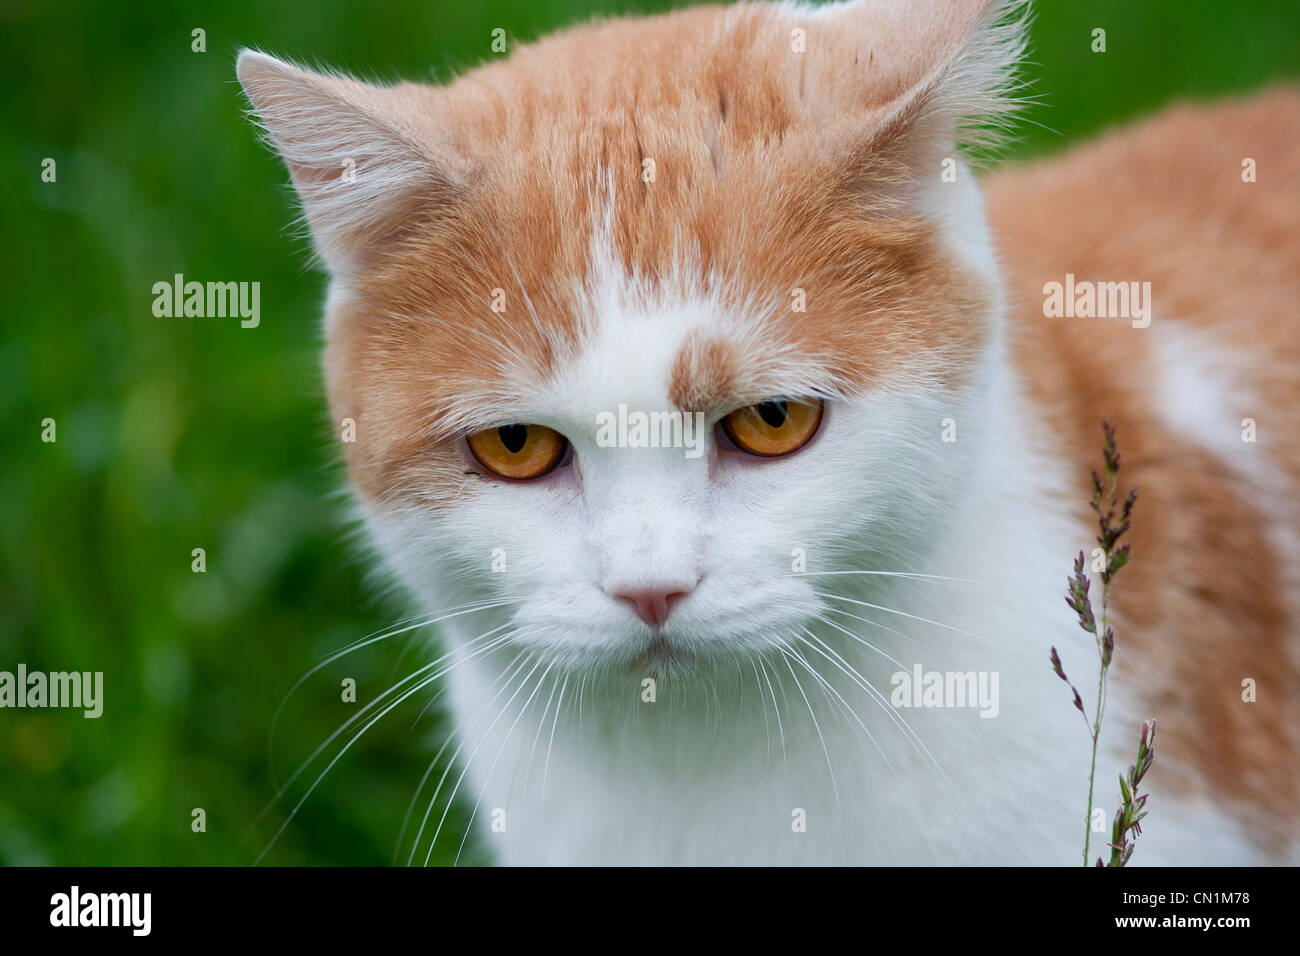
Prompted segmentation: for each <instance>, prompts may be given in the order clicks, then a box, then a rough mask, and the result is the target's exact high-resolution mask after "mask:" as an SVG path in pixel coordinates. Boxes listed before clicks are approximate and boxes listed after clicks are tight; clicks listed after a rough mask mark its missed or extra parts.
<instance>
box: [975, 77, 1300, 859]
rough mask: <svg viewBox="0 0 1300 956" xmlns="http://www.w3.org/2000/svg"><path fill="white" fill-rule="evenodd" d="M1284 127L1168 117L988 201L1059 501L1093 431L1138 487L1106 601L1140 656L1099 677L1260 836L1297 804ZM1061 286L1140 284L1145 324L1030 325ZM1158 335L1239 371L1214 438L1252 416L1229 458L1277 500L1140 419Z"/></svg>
mask: <svg viewBox="0 0 1300 956" xmlns="http://www.w3.org/2000/svg"><path fill="white" fill-rule="evenodd" d="M1297 117H1300V93H1298V92H1297V91H1294V90H1275V91H1273V92H1271V93H1269V94H1267V95H1263V96H1260V97H1257V98H1254V99H1250V100H1244V101H1239V102H1231V103H1224V104H1220V105H1217V106H1212V107H1201V108H1193V107H1183V108H1180V109H1177V110H1173V111H1170V112H1168V113H1167V114H1165V115H1163V116H1162V117H1160V118H1159V119H1157V120H1153V121H1151V122H1148V123H1143V124H1140V125H1138V126H1135V127H1133V128H1131V129H1129V130H1125V131H1122V132H1119V133H1116V134H1112V135H1111V136H1109V137H1106V138H1104V139H1103V140H1101V141H1100V142H1097V143H1094V144H1089V145H1087V146H1084V147H1082V148H1080V149H1077V150H1074V151H1072V152H1070V153H1068V154H1067V155H1065V156H1063V157H1061V158H1059V159H1056V160H1053V161H1051V162H1047V163H1043V164H1040V165H1038V166H1034V167H1031V168H1030V169H1028V170H1018V169H1008V170H1004V171H1002V172H1001V173H999V174H998V175H996V176H994V177H992V178H991V179H990V180H989V181H988V183H987V184H986V196H987V198H988V203H989V210H990V216H991V219H992V223H993V229H994V232H995V235H996V236H997V237H998V244H999V246H1000V248H1001V251H1002V256H1003V267H1004V276H1005V279H1006V281H1007V284H1008V288H1009V290H1010V293H1011V296H1012V298H1013V301H1015V302H1017V303H1018V307H1017V308H1015V310H1014V312H1013V318H1014V320H1015V322H1016V329H1015V331H1016V335H1017V340H1018V349H1017V355H1018V360H1019V362H1020V364H1021V367H1022V369H1023V371H1024V373H1025V375H1026V376H1027V378H1028V380H1029V382H1030V385H1031V387H1032V389H1033V393H1034V396H1035V399H1036V400H1037V401H1038V402H1039V403H1040V404H1041V405H1042V406H1043V408H1044V409H1045V410H1046V411H1047V413H1048V414H1049V415H1050V421H1051V424H1052V427H1053V429H1054V430H1055V432H1056V434H1057V436H1058V437H1059V439H1060V441H1061V443H1062V451H1063V453H1064V455H1065V456H1066V459H1067V460H1069V461H1072V462H1076V463H1078V468H1079V470H1078V482H1079V484H1078V487H1077V488H1075V489H1071V490H1070V491H1069V492H1068V496H1069V497H1070V498H1074V499H1077V498H1079V497H1080V496H1081V495H1086V493H1087V492H1086V491H1085V490H1084V489H1086V487H1087V482H1088V466H1089V464H1090V463H1092V462H1094V461H1095V459H1096V457H1097V456H1096V451H1095V450H1096V447H1097V441H1098V428H1097V423H1098V422H1099V421H1100V420H1101V419H1102V418H1103V417H1105V416H1110V417H1111V418H1113V419H1114V421H1115V422H1116V424H1117V426H1118V429H1119V436H1120V444H1121V448H1122V451H1123V455H1124V467H1123V472H1122V474H1123V476H1124V478H1125V480H1126V481H1128V482H1132V483H1133V484H1136V485H1137V486H1138V487H1139V488H1140V490H1141V491H1140V493H1141V496H1142V497H1141V501H1140V503H1139V506H1138V516H1137V518H1136V520H1135V523H1134V528H1133V532H1132V542H1133V544H1132V546H1133V553H1134V562H1133V565H1132V566H1131V567H1130V568H1129V569H1126V570H1125V572H1124V574H1123V577H1122V578H1120V579H1119V582H1118V585H1117V595H1118V601H1119V609H1120V612H1121V614H1122V618H1123V622H1124V623H1123V634H1124V637H1125V641H1126V642H1127V643H1129V645H1130V646H1131V647H1135V648H1137V649H1138V653H1134V654H1133V655H1131V656H1130V657H1129V658H1128V659H1127V660H1125V659H1121V660H1120V662H1119V667H1118V668H1117V672H1118V673H1119V674H1120V675H1121V677H1122V679H1126V680H1128V681H1129V682H1131V683H1134V684H1135V685H1137V686H1138V687H1139V688H1140V689H1141V690H1142V692H1143V693H1144V694H1145V696H1146V698H1147V700H1148V701H1149V702H1150V705H1151V707H1152V710H1153V712H1155V713H1159V714H1160V715H1161V716H1162V717H1163V718H1165V719H1164V720H1163V721H1162V725H1163V727H1164V728H1165V730H1164V731H1163V732H1162V734H1163V743H1162V745H1161V746H1162V750H1163V752H1164V754H1165V755H1167V757H1169V758H1170V760H1169V761H1168V763H1169V764H1170V765H1172V766H1177V765H1178V764H1179V763H1185V764H1187V765H1189V766H1192V767H1195V768H1196V769H1198V770H1199V771H1201V773H1202V774H1203V776H1204V778H1205V779H1206V780H1207V782H1208V784H1209V785H1210V787H1211V788H1212V792H1213V793H1214V794H1215V795H1217V796H1220V797H1224V796H1226V797H1233V798H1239V799H1242V800H1245V801H1248V802H1249V803H1250V804H1251V805H1253V806H1254V807H1255V808H1256V809H1257V810H1261V811H1264V812H1265V813H1267V814H1270V815H1271V816H1272V817H1273V819H1274V821H1276V820H1277V819H1279V818H1281V819H1287V818H1291V819H1294V814H1295V809H1296V806H1297V798H1298V797H1300V792H1298V790H1297V788H1298V786H1300V760H1298V755H1297V751H1296V745H1295V733H1294V728H1295V727H1296V725H1297V708H1296V705H1297V702H1298V701H1300V671H1297V667H1296V656H1297V655H1296V639H1297V633H1298V632H1297V621H1296V619H1295V617H1294V616H1293V615H1294V613H1295V607H1296V600H1297V591H1296V590H1295V589H1296V583H1297V581H1296V573H1297V569H1296V568H1294V567H1291V568H1287V567H1286V566H1285V564H1284V561H1283V558H1284V556H1283V555H1282V554H1280V553H1279V551H1278V549H1277V547H1276V545H1275V542H1274V541H1273V540H1272V539H1271V538H1270V531H1271V530H1273V526H1274V525H1275V523H1276V521H1277V520H1278V519H1279V518H1282V517H1283V514H1282V512H1281V511H1280V510H1279V509H1282V508H1283V507H1288V506H1289V507H1293V506H1294V504H1295V501H1296V499H1297V498H1298V497H1300V442H1298V441H1297V440H1296V436H1297V435H1300V374H1298V370H1300V327H1298V326H1297V319H1296V316H1297V312H1296V308H1297V302H1300V192H1297V190H1296V189H1295V186H1294V183H1295V182H1296V180H1297V178H1298V177H1300V149H1298V148H1297V144H1300V122H1298V121H1297ZM1244 157H1252V158H1254V159H1255V160H1256V161H1257V163H1258V170H1259V181H1258V182H1256V183H1245V182H1243V181H1242V179H1241V169H1242V167H1241V162H1242V159H1243V158H1244ZM1067 272H1072V273H1074V274H1075V275H1076V276H1077V277H1078V278H1079V279H1089V278H1091V279H1098V280H1103V279H1105V280H1119V279H1130V278H1140V279H1142V280H1147V281H1150V282H1151V283H1152V299H1153V301H1154V303H1155V316H1154V319H1153V321H1152V325H1151V327H1150V328H1148V329H1134V328H1132V327H1131V326H1130V325H1129V324H1128V323H1125V322H1115V321H1113V320H1094V319H1047V318H1044V316H1043V313H1042V302H1043V293H1042V286H1043V283H1044V282H1047V281H1052V280H1058V281H1059V280H1060V279H1062V278H1063V277H1064V275H1065V274H1066V273H1067ZM1166 323H1169V324H1174V325H1176V324H1180V323H1187V324H1190V325H1192V326H1195V327H1198V328H1201V329H1206V330H1211V331H1212V333H1213V334H1214V335H1215V336H1217V337H1218V341H1220V342H1221V343H1222V347H1223V348H1224V349H1226V350H1230V351H1232V352H1235V353H1237V354H1238V355H1239V357H1240V362H1241V365H1242V370H1243V379H1244V381H1246V382H1247V383H1248V384H1249V392H1248V393H1243V394H1239V395H1235V396H1233V397H1234V398H1235V399H1236V404H1234V405H1231V406H1229V407H1224V408H1222V409H1221V410H1220V411H1221V413H1222V416H1223V424H1224V427H1225V429H1227V430H1236V429H1237V428H1238V427H1239V422H1240V420H1241V419H1243V418H1247V417H1251V418H1255V419H1256V420H1257V422H1258V427H1259V435H1260V437H1259V441H1258V443H1257V444H1247V443H1242V444H1241V446H1240V452H1239V455H1240V456H1242V458H1243V459H1244V458H1245V457H1246V456H1262V457H1263V458H1264V459H1265V460H1271V461H1273V462H1275V463H1276V464H1277V465H1278V466H1280V467H1281V468H1282V469H1284V470H1285V472H1286V474H1287V476H1288V479H1289V482H1288V484H1289V495H1290V500H1289V501H1288V500H1286V499H1282V500H1277V499H1273V500H1270V499H1269V498H1266V497H1263V496H1261V494H1260V492H1259V490H1258V489H1255V488H1252V487H1251V486H1250V485H1249V484H1247V483H1246V482H1244V481H1243V480H1242V479H1241V477H1239V476H1238V475H1237V474H1236V473H1234V471H1233V469H1232V467H1230V466H1232V465H1233V464H1245V462H1231V461H1226V460H1223V459H1221V458H1219V457H1217V456H1215V455H1213V454H1211V453H1210V452H1208V451H1206V450H1205V449H1203V448H1201V447H1199V446H1197V445H1195V444H1191V443H1189V441H1188V440H1186V439H1185V438H1181V437H1179V436H1178V435H1176V434H1174V433H1173V432H1171V430H1170V428H1169V425H1168V423H1167V422H1165V421H1162V420H1161V418H1160V416H1159V415H1157V413H1156V411H1155V409H1154V407H1153V398H1152V395H1151V392H1150V389H1152V388H1154V387H1156V386H1157V385H1158V382H1157V379H1156V376H1155V368H1154V365H1153V357H1152V349H1154V348H1156V347H1157V345H1158V344H1159V342H1160V340H1161V336H1162V335H1163V334H1164V333H1165V331H1166V328H1165V326H1166ZM1292 530H1294V529H1292ZM1288 592H1289V593H1288ZM1247 677H1249V678H1253V679H1254V680H1256V681H1257V682H1258V688H1259V689H1258V694H1259V699H1258V702H1257V703H1255V704H1246V703H1243V702H1242V699H1241V693H1242V686H1241V682H1242V679H1243V678H1247ZM1185 783H1187V784H1188V785H1193V784H1194V782H1193V781H1185ZM1291 825H1293V824H1291ZM1266 832H1267V828H1266ZM1271 835H1272V836H1278V835H1280V834H1277V833H1273V834H1271Z"/></svg>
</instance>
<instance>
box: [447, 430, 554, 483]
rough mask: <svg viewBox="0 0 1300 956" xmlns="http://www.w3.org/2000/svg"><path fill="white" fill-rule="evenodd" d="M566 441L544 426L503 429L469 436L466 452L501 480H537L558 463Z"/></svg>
mask: <svg viewBox="0 0 1300 956" xmlns="http://www.w3.org/2000/svg"><path fill="white" fill-rule="evenodd" d="M568 444H569V443H568V441H566V440H565V438H564V436H563V435H561V434H560V433H559V432H557V431H556V430H555V429H553V428H547V427H546V426H545V425H502V426H501V427H500V428H489V429H486V430H484V431H481V432H478V433H476V434H474V435H470V436H469V450H470V451H472V452H473V453H474V457H475V458H477V459H478V461H479V464H481V465H482V466H483V467H484V468H486V469H487V470H488V471H490V472H492V474H494V475H500V476H501V477H502V478H514V479H516V480H518V481H525V480H527V479H529V478H540V477H542V475H544V474H546V473H547V472H549V471H550V470H551V469H553V468H554V467H555V466H556V465H558V464H559V463H560V459H561V458H563V457H564V450H565V449H566V448H567V447H568Z"/></svg>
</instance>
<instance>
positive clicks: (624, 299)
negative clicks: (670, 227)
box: [545, 229, 728, 432]
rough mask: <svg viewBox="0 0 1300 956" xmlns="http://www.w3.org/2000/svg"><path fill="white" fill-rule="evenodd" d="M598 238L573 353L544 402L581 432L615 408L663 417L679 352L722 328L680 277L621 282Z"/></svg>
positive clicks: (706, 300)
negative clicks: (697, 335)
mask: <svg viewBox="0 0 1300 956" xmlns="http://www.w3.org/2000/svg"><path fill="white" fill-rule="evenodd" d="M604 232H605V230H603V229H598V230H597V231H596V238H595V239H594V240H593V242H592V249H591V257H590V265H589V271H588V274H587V276H586V277H585V281H584V282H582V283H581V286H580V288H581V290H582V291H581V294H580V296H579V301H580V303H581V305H580V308H582V309H583V311H584V314H583V315H581V316H580V327H581V328H582V329H583V335H582V340H581V344H580V345H579V352H578V354H577V355H576V357H575V358H574V359H573V360H572V361H571V362H570V363H568V365H567V366H565V367H562V368H560V369H559V370H558V371H557V373H556V375H555V377H554V378H553V379H552V381H551V382H550V383H549V385H548V387H547V391H548V393H549V395H548V398H547V400H546V403H545V404H546V405H547V406H548V407H550V408H553V409H554V410H555V414H556V415H557V417H558V418H560V419H562V420H568V421H572V422H573V423H574V424H575V425H577V426H579V427H580V428H581V429H582V431H583V432H587V431H589V430H594V427H595V415H596V414H597V413H599V412H602V411H610V412H612V411H615V410H616V409H617V408H618V406H619V405H620V404H624V405H627V406H628V407H629V408H631V409H636V410H640V411H645V412H651V411H669V410H671V409H672V403H671V401H670V399H669V395H668V382H669V377H670V375H671V372H672V368H673V364H674V362H675V360H676V358H677V355H678V353H679V352H680V351H681V348H682V345H683V344H684V343H685V342H686V340H687V338H688V336H689V335H690V334H691V333H692V332H693V331H695V330H703V331H706V332H719V333H720V332H723V331H724V329H725V326H726V325H727V324H728V323H726V322H724V321H723V319H722V316H723V312H722V308H721V306H720V304H719V303H717V302H715V301H712V299H711V297H709V296H707V295H704V294H703V290H702V289H700V288H699V284H698V282H696V281H693V280H692V279H690V278H689V273H686V272H685V271H684V270H679V271H678V273H677V274H676V275H671V276H667V277H663V278H662V279H661V281H660V282H658V283H655V284H652V283H650V282H649V281H647V280H645V279H643V278H639V277H637V276H634V275H629V274H628V272H627V271H626V270H625V269H624V268H623V266H622V264H621V263H619V262H618V261H617V260H616V259H615V257H614V255H613V252H612V248H611V243H610V240H609V239H608V237H607V235H602V234H603V233H604Z"/></svg>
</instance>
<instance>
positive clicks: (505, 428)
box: [497, 425, 528, 455]
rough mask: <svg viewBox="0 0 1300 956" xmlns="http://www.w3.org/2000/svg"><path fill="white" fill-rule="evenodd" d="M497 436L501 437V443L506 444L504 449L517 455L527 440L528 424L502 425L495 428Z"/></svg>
mask: <svg viewBox="0 0 1300 956" xmlns="http://www.w3.org/2000/svg"><path fill="white" fill-rule="evenodd" d="M497 436H498V437H499V438H500V439H501V444H503V445H505V446H506V451H508V452H510V454H512V455H517V454H519V451H520V449H522V448H523V447H524V442H526V441H527V440H528V426H527V425H502V426H501V427H500V428H498V429H497Z"/></svg>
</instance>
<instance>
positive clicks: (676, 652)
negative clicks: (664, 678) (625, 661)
mask: <svg viewBox="0 0 1300 956" xmlns="http://www.w3.org/2000/svg"><path fill="white" fill-rule="evenodd" d="M689 656H690V655H689V654H688V653H687V652H686V651H684V650H683V649H682V647H681V646H680V645H679V644H677V643H675V642H673V641H671V640H669V639H668V638H667V637H665V636H664V635H663V634H662V633H658V632H656V633H654V634H652V635H651V636H650V638H649V639H648V640H647V641H646V642H645V646H644V647H643V648H642V650H641V651H640V652H639V653H638V654H637V655H636V656H635V657H633V659H632V669H633V670H637V671H643V670H647V669H653V668H659V667H666V666H668V665H669V664H680V663H682V662H683V661H685V660H686V659H687V658H688V657H689Z"/></svg>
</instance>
